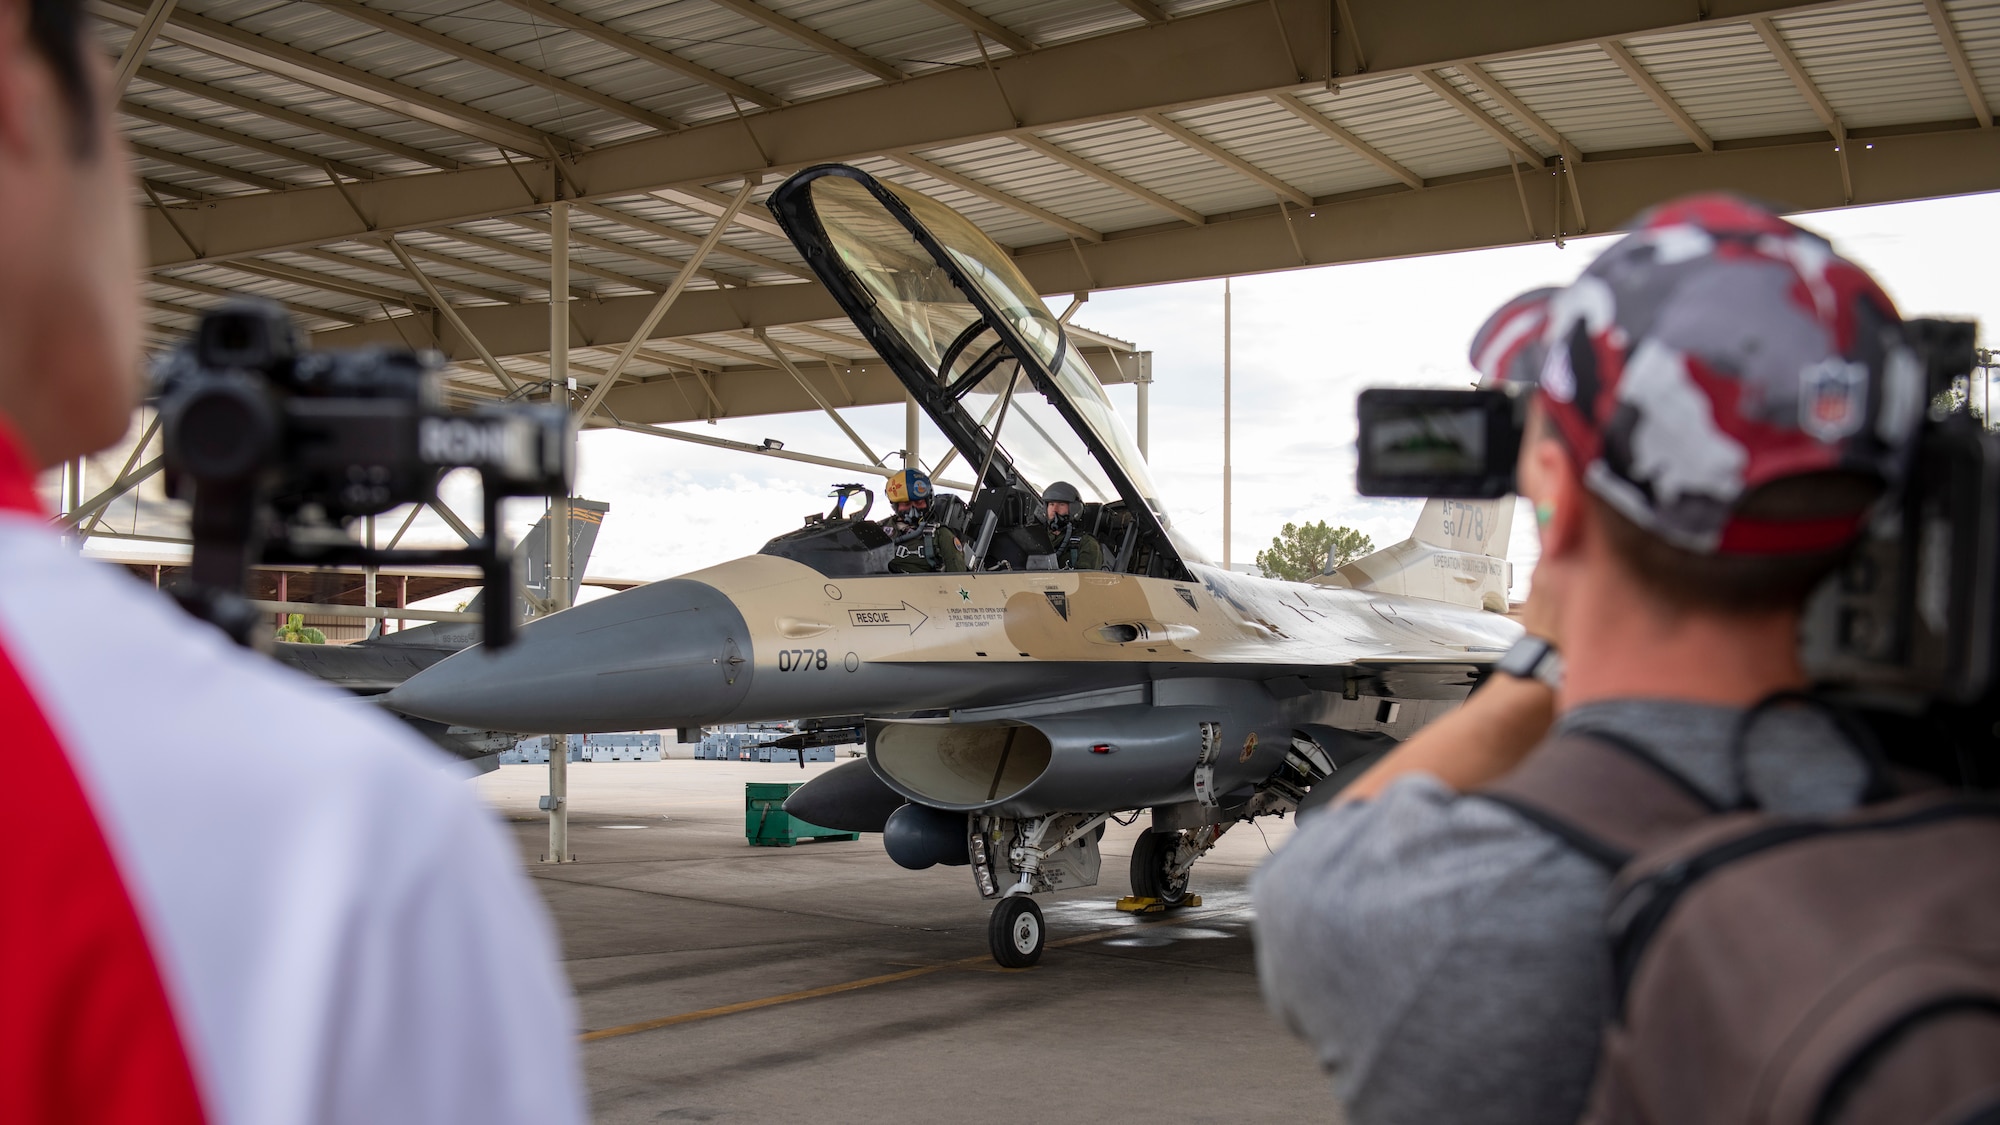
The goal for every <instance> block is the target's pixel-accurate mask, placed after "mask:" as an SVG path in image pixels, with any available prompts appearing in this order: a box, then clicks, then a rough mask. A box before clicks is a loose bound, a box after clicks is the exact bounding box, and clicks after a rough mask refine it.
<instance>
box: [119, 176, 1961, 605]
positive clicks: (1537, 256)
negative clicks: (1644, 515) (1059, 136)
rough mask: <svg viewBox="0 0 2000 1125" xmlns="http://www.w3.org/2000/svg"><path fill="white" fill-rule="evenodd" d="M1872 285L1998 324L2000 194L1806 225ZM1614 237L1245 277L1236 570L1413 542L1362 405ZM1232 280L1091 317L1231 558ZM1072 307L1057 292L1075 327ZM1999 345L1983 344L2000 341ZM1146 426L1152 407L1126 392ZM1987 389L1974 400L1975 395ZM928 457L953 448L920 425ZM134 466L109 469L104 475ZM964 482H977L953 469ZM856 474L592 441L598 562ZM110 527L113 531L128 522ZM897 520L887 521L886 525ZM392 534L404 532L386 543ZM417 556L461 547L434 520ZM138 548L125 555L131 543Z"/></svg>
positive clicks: (1150, 295)
mask: <svg viewBox="0 0 2000 1125" xmlns="http://www.w3.org/2000/svg"><path fill="white" fill-rule="evenodd" d="M1796 219H1797V221H1799V222H1800V223H1802V224H1803V225H1805V226H1807V227H1809V228H1811V229H1813V230H1816V231H1818V232H1819V233H1821V234H1823V235H1825V236H1827V237H1829V238H1831V239H1832V240H1833V242H1834V244H1835V246H1836V247H1837V248H1838V249H1840V250H1841V251H1842V252H1843V253H1844V254H1846V255H1847V256H1848V257H1850V258H1853V259H1854V260H1856V261H1858V262H1859V263H1861V264H1862V265H1863V266H1864V267H1866V268H1868V269H1869V270H1870V271H1872V272H1873V273H1874V274H1875V275H1876V277H1877V278H1878V279H1879V280H1880V281H1881V282H1882V283H1883V285H1884V286H1885V287H1886V288H1887V289H1888V291H1889V293H1890V295H1891V296H1892V297H1893V298H1894V299H1895V300H1896V302H1897V304H1898V306H1899V307H1900V308H1901V310H1902V311H1903V313H1904V315H1905V316H1918V315H1941V316H1957V317H1973V318H1977V319H1979V320H1981V321H1983V322H1985V323H1986V324H1987V325H2000V260H1996V258H1995V256H1994V255H1993V252H1992V247H1993V244H1994V240H1995V237H1996V235H2000V193H1996V194H1990V195H1983V196H1969V197H1959V198H1954V199H1945V200H1935V201H1926V202H1916V203H1902V204H1891V205H1885V206H1879V207H1866V208H1854V209H1849V210H1845V211H1833V212H1821V213H1816V214H1809V215H1804V216H1798V217H1796ZM1611 241H1612V238H1611V237H1592V238H1580V239H1571V240H1569V241H1568V243H1567V244H1566V245H1565V246H1562V247H1557V246H1555V245H1554V244H1552V243H1541V244H1537V245H1531V246H1517V247H1507V248H1501V249H1494V250H1479V251H1470V252H1465V253H1457V254H1440V255H1434V256H1429V257H1421V258H1406V259H1399V260H1394V261H1385V262H1373V263H1359V264H1353V265H1340V266H1324V267H1318V268H1312V269H1302V270H1293V271H1287V272H1282V273H1271V274H1262V275H1257V276H1252V277H1242V278H1236V279H1234V280H1233V281H1232V282H1230V290H1231V337H1232V344H1233V347H1232V360H1231V383H1232V392H1233V393H1232V415H1233V418H1232V422H1233V425H1232V431H1233V440H1232V450H1233V456H1232V462H1233V474H1232V476H1233V497H1234V503H1233V520H1232V523H1233V535H1232V542H1231V551H1230V554H1231V558H1232V561H1234V562H1235V563H1237V564H1239V565H1241V564H1248V563H1250V562H1251V561H1252V560H1253V558H1254V556H1255V554H1256V552H1257V551H1258V550H1260V549H1262V548H1266V547H1268V546H1269V545H1270V543H1271V539H1272V537H1273V536H1275V535H1276V534H1278V532H1279V529H1280V528H1281V527H1283V525H1284V524H1286V523H1288V522H1309V521H1314V520H1321V519H1324V520H1327V521H1328V522H1330V523H1333V524H1336V525H1342V524H1344V525H1348V526H1352V527H1355V528H1358V529H1360V530H1362V531H1364V532H1366V533H1367V534H1368V535H1370V536H1371V537H1372V538H1373V539H1374V542H1375V545H1376V546H1377V547H1384V546H1387V545H1389V544H1391V543H1394V542H1396V541H1398V540H1400V539H1402V538H1404V537H1406V536H1407V535H1408V534H1409V531H1410V528H1411V527H1412V526H1413V524H1414V523H1415V519H1416V512H1417V508H1418V507H1419V502H1417V501H1407V500H1384V499H1364V498H1360V497H1357V496H1356V495H1355V494H1354V439H1355V423H1354V400H1355V395H1356V394H1357V393H1358V392H1359V391H1360V390H1361V389H1363V388H1364V387H1370V386H1462V385H1465V384H1467V383H1469V382H1470V381H1471V380H1472V379H1473V378H1474V374H1473V372H1472V371H1471V369H1470V367H1469V365H1468V363H1467V360H1466V347H1467V344H1468V343H1469V341H1470V340H1471V338H1472V335H1473V333H1474V332H1475V331H1476V330H1477V329H1478V328H1479V325H1480V324H1481V323H1482V322H1483V321H1484V320H1485V318H1486V316H1487V315H1488V314H1489V313H1490V312H1491V311H1492V310H1494V309H1495V308H1497V307H1499V305H1500V304H1501V303H1503V302H1504V301H1505V300H1507V299H1508V298H1509V297H1511V296H1513V295H1514V294H1516V293H1519V292H1521V291H1523V290H1525V289H1529V288H1533V287H1535V286H1540V285H1558V284H1564V283H1566V282H1568V281H1570V280H1572V279H1573V278H1574V277H1575V276H1576V275H1577V274H1578V273H1579V272H1581V271H1582V269H1583V268H1584V267H1585V266H1586V265H1587V264H1588V263H1589V262H1590V260H1591V259H1592V258H1593V257H1595V256H1596V254H1598V253H1599V252H1601V251H1602V250H1603V249H1604V247H1606V246H1607V245H1609V244H1610V242H1611ZM1223 285H1224V283H1223V282H1221V281H1202V282H1187V283H1180V284H1172V285H1159V286H1151V287H1146V288H1139V289H1127V290H1118V291H1110V292H1099V293H1095V294H1092V295H1091V296H1090V299H1089V300H1088V302H1087V303H1085V304H1084V305H1083V307H1082V308H1081V309H1079V310H1078V311H1077V312H1076V314H1075V316H1074V318H1073V319H1074V321H1075V323H1077V324H1080V325H1084V326H1087V327H1089V328H1091V329H1094V330H1096V331H1098V332H1103V333H1106V334H1109V335H1111V336H1115V337H1118V338H1120V339H1123V340H1127V341H1131V342H1132V343H1134V344H1136V345H1138V346H1139V347H1140V348H1143V349H1147V350H1150V351H1151V352H1152V353H1153V379H1154V382H1153V389H1152V396H1151V397H1152V403H1151V410H1152V419H1151V444H1152V449H1151V456H1150V461H1151V466H1152V470H1153V475H1154V477H1155V478H1156V480H1157V481H1158V483H1159V485H1160V490H1161V501H1162V503H1163V504H1164V505H1165V506H1166V508H1167V510H1168V512H1169V514H1170V516H1171V518H1172V519H1173V521H1174V523H1175V525H1176V526H1177V527H1178V528H1180V529H1181V530H1182V531H1183V532H1184V533H1185V534H1187V535H1188V536H1190V537H1191V538H1192V539H1193V540H1194V541H1195V542H1196V543H1197V544H1199V545H1200V546H1201V547H1203V548H1204V549H1205V550H1206V551H1207V552H1208V553H1209V555H1210V557H1211V558H1212V559H1214V560H1216V561H1220V560H1221V558H1222V553H1223V552H1222V507H1223V505H1222V494H1223V488H1222V429H1223V427H1222V405H1223V402H1222V400H1223V394H1222V368H1223ZM1068 303H1069V300H1068V297H1067V296H1056V297H1051V298H1049V304H1050V306H1051V308H1052V309H1053V310H1054V311H1056V312H1057V313H1060V312H1061V311H1062V310H1063V309H1064V308H1065V307H1067V305H1068ZM1995 333H1996V329H1994V328H1987V329H1985V330H1983V331H1982V333H1981V336H1982V339H1981V343H1982V346H1992V345H1993V344H1994V342H1995V341H1996V335H1995ZM1109 394H1110V397H1111V401H1112V403H1113V405H1114V406H1115V407H1116V409H1117V410H1118V412H1119V414H1120V415H1121V417H1123V418H1124V419H1125V420H1126V421H1127V424H1128V426H1130V423H1131V419H1132V416H1133V410H1134V404H1135V392H1134V389H1133V388H1132V387H1130V386H1114V387H1111V388H1109ZM1979 397H1980V395H1979V392H1978V391H1975V392H1974V399H1975V401H1977V400H1978V399H1979ZM843 415H844V416H845V417H846V418H847V419H848V421H849V422H850V424H851V425H852V426H853V427H854V428H855V430H856V431H858V432H859V433H860V435H861V437H862V439H863V440H864V441H865V442H866V443H867V444H868V445H869V446H870V447H871V449H872V450H873V451H874V452H875V453H877V454H881V455H883V456H884V457H885V459H887V460H889V462H890V463H891V464H896V463H897V462H896V461H894V459H892V458H888V456H887V455H888V454H890V453H891V452H893V451H896V450H900V449H901V448H902V446H903V444H904V430H903V409H902V407H900V406H886V407H866V408H860V409H854V410H847V411H843ZM683 428H687V429H693V430H697V431H700V432H703V433H707V434H711V435H714V436H718V437H726V438H733V439H736V440H740V441H748V442H751V443H753V444H754V443H757V442H761V441H763V440H764V439H766V438H776V439H778V440H780V441H782V442H784V443H785V446H786V447H787V448H788V449H792V450H804V451H810V452H814V453H818V454H822V455H825V456H832V457H839V458H842V459H847V460H857V461H858V460H862V459H863V458H862V457H861V454H860V451H859V450H858V449H856V448H855V446H854V445H853V444H852V443H851V442H850V441H849V440H848V438H847V437H846V436H845V435H843V434H842V433H841V432H840V431H839V430H837V429H836V428H835V427H834V426H833V424H832V423H831V422H830V421H829V420H828V419H827V418H826V417H825V416H824V415H821V414H818V413H812V414H790V415H778V416H772V417H765V418H751V419H740V420H732V419H724V420H722V421H721V422H719V423H718V424H715V425H712V426H710V425H703V424H700V423H692V424H689V425H688V426H685V427H683ZM919 445H920V448H919V455H920V457H921V459H922V461H923V462H924V463H925V464H926V465H930V464H934V463H935V462H936V460H937V459H938V457H939V456H940V455H941V454H942V453H943V452H944V451H945V450H946V449H947V448H948V446H947V445H946V444H945V443H944V441H943V439H942V437H941V436H940V435H939V434H938V432H937V431H936V429H934V428H933V427H931V426H930V425H929V424H928V422H926V424H925V425H924V426H923V434H922V437H921V439H920V443H919ZM122 459H123V458H122V454H119V453H115V452H114V453H112V454H109V455H107V456H106V457H102V458H99V459H98V460H99V462H100V465H101V466H102V467H100V468H97V469H95V470H94V473H95V479H96V480H98V481H102V480H105V479H108V478H109V476H110V475H111V474H115V473H116V471H117V468H118V462H120V461H122ZM947 475H951V476H960V477H963V476H964V475H965V474H964V473H963V472H962V471H961V472H960V473H952V474H947ZM853 479H858V478H857V475H856V474H851V473H847V472H843V471H841V470H839V469H831V468H824V467H821V466H816V465H807V464H800V463H796V462H788V461H780V460H775V459H771V458H766V457H761V456H756V455H752V454H746V453H739V452H732V451H725V450H717V449H712V448H707V447H703V446H699V445H694V444H690V443H682V442H676V441H671V440H663V439H660V438H657V437H652V436H648V435H644V434H634V433H627V432H622V431H593V432H590V433H586V434H584V435H582V437H581V438H580V439H579V449H578V479H577V495H579V496H587V497H590V498H592V499H597V500H603V501H606V502H608V503H609V504H610V505H611V510H610V512H609V513H608V514H607V516H606V518H605V521H604V524H603V527H602V530H601V532H600V536H599V539H598V543H597V548H596V552H595V554H594V556H593V558H592V559H591V560H590V564H589V573H590V574H592V575H599V576H606V577H618V578H633V579H656V578H666V577H671V576H673V575H676V574H683V573H687V572H689V571H693V570H697V569H700V568H702V567H705V566H710V565H714V564H716V563H720V562H725V561H727V560H729V559H733V558H738V557H741V556H743V555H747V554H752V553H754V552H755V551H756V550H757V549H758V548H759V547H760V546H762V545H763V543H764V542H765V541H766V540H768V539H770V538H771V537H773V536H775V535H778V534H781V533H783V532H786V531H788V530H791V529H793V528H796V527H798V526H799V525H800V524H801V522H802V521H803V519H804V517H805V516H807V515H808V514H811V513H814V512H819V511H824V510H825V509H826V508H827V507H828V505H829V501H828V499H827V493H828V491H829V489H830V487H831V486H832V485H833V484H836V483H839V482H842V481H848V480H853ZM445 496H446V499H447V501H448V502H449V503H451V504H452V505H453V506H454V507H455V508H456V509H457V510H458V511H459V512H461V513H462V514H464V515H466V516H468V517H474V516H476V513H477V511H478V504H477V485H476V481H474V480H469V479H468V480H456V479H454V480H448V481H447V482H446V489H445ZM124 511H125V513H126V515H125V516H121V515H120V513H119V511H118V510H114V511H113V513H112V522H113V523H114V524H117V523H118V522H119V521H120V519H124V518H129V512H130V509H129V508H126V509H124ZM881 512H882V507H881V505H878V507H877V514H878V515H879V514H881ZM539 514H540V507H539V505H537V504H536V503H535V502H532V501H511V502H510V507H509V509H508V516H507V521H508V524H509V526H510V529H511V530H513V531H514V532H515V533H517V534H518V533H520V532H522V531H525V530H526V528H527V526H528V525H529V524H530V523H532V522H533V520H534V519H535V518H536V517H537V516H538V515H539ZM382 534H383V536H384V537H385V538H386V536H387V535H388V534H389V532H388V531H387V530H385V531H383V532H382ZM410 534H411V538H410V539H409V540H407V542H409V543H411V544H412V545H414V544H416V543H420V542H426V543H427V542H437V543H444V542H449V541H450V540H449V539H448V538H446V537H448V536H449V532H447V531H445V530H444V528H443V526H442V524H441V523H440V522H439V521H436V520H435V519H432V518H429V517H426V518H425V519H421V520H419V521H418V523H417V524H416V525H415V526H414V527H413V528H412V530H411V533H410ZM121 546H127V547H128V549H129V545H121ZM1534 556H1535V544H1534V533H1533V529H1532V526H1531V524H1530V521H1529V520H1527V519H1526V518H1517V519H1516V520H1515V522H1514V540H1513V543H1512V546H1511V549H1510V557H1512V558H1513V559H1514V560H1515V562H1516V588H1515V594H1516V596H1517V597H1518V596H1520V595H1521V594H1522V593H1523V590H1524V582H1525V579H1526V578H1527V576H1528V574H1529V573H1530V571H1531V569H1532V564H1533V559H1534Z"/></svg>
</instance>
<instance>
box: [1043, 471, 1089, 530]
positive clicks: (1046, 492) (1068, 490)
mask: <svg viewBox="0 0 2000 1125" xmlns="http://www.w3.org/2000/svg"><path fill="white" fill-rule="evenodd" d="M1051 501H1060V502H1062V503H1064V504H1068V505H1069V511H1068V512H1066V513H1064V514H1063V515H1060V516H1054V515H1052V516H1050V517H1049V522H1050V523H1051V524H1058V525H1060V524H1063V523H1067V522H1068V521H1070V520H1072V519H1074V518H1076V508H1077V505H1079V504H1081V503H1083V496H1082V494H1081V493H1079V492H1077V490H1076V486H1075V485H1073V484H1071V483H1070V482H1068V481H1066V480H1059V481H1057V482H1055V483H1054V484H1052V485H1050V486H1048V487H1047V488H1044V489H1042V503H1043V504H1044V505H1047V504H1048V503H1049V502H1051Z"/></svg>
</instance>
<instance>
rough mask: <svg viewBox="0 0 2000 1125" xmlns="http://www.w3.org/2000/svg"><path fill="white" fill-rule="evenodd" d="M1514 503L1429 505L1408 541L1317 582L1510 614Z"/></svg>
mask: <svg viewBox="0 0 2000 1125" xmlns="http://www.w3.org/2000/svg"><path fill="white" fill-rule="evenodd" d="M1513 528H1514V498H1513V497H1512V496H1502V497H1500V498H1499V499H1497V500H1435V499H1434V500H1428V501H1426V502H1425V503H1424V510H1423V513H1422V514H1421V515H1419V516H1418V517H1417V527H1416V530H1415V531H1413V532H1411V533H1410V537H1409V538H1408V539H1405V540H1403V541H1402V542H1401V543H1398V544H1396V545H1395V546H1393V547H1385V548H1383V549H1382V550H1380V551H1377V552H1375V553H1374V554H1372V555H1369V556H1368V557H1366V558H1361V559H1356V560H1354V561H1353V562H1351V563H1348V564H1347V565H1345V566H1343V567H1340V568H1339V569H1337V570H1334V571H1332V572H1330V573H1327V574H1323V575H1321V576H1320V578H1319V579H1318V581H1319V583H1320V584H1321V585H1326V586H1351V587H1354V588H1356V589H1363V590H1373V591H1376V592H1377V593H1383V594H1402V595H1404V596H1405V597H1412V598H1428V599H1430V600H1432V601H1440V602H1449V603H1451V604H1453V605H1463V606H1473V607H1476V608H1479V609H1489V610H1492V611H1493V612H1495V613H1505V612H1507V589H1508V587H1509V586H1510V585H1511V584H1512V582H1511V579H1512V564H1510V563H1508V562H1507V540H1508V538H1509V536H1510V535H1511V534H1512V533H1513Z"/></svg>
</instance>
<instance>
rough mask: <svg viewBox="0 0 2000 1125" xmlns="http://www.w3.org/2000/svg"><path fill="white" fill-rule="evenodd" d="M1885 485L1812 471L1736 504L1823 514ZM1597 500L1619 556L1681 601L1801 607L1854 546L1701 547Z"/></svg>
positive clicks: (1758, 511)
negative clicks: (1719, 551)
mask: <svg viewBox="0 0 2000 1125" xmlns="http://www.w3.org/2000/svg"><path fill="white" fill-rule="evenodd" d="M1881 493H1882V486H1881V484H1880V483H1879V482H1877V481H1876V480H1875V479H1874V478H1872V477H1868V476H1864V475H1861V474H1859V473H1841V472H1828V473H1813V474H1809V475H1806V476H1799V477H1791V478H1788V479H1785V480H1780V481H1773V482H1772V483H1770V484H1767V485H1765V486H1764V487H1762V488H1759V489H1757V490H1756V491H1754V492H1752V493H1751V494H1750V495H1748V496H1746V497H1744V498H1743V500H1742V501H1741V502H1740V503H1738V505H1737V507H1736V511H1737V512H1738V513H1739V514H1741V515H1744V516H1749V517H1751V518H1754V519H1780V520H1783V519H1794V520H1806V519H1819V518H1827V517H1833V516H1843V515H1851V514H1853V513H1856V512H1860V511H1862V510H1863V509H1865V508H1867V507H1868V505H1870V504H1872V503H1874V502H1875V500H1876V499H1877V498H1878V497H1879V496H1880V495H1881ZM1590 506H1591V511H1592V514H1593V515H1594V516H1595V517H1596V519H1597V521H1598V524H1599V526H1601V527H1603V528H1604V532H1605V539H1606V540H1607V541H1608V542H1609V543H1610V545H1611V551H1612V553H1613V554H1614V555H1616V556H1617V558H1618V561H1619V562H1621V563H1623V564H1624V565H1625V566H1626V567H1627V568H1628V569H1630V570H1631V572H1632V574H1633V575H1634V576H1635V577H1637V578H1638V579H1639V581H1640V582H1641V583H1642V584H1643V585H1644V586H1645V587H1646V588H1647V589H1648V590H1650V591H1651V592H1653V593H1654V594H1656V595H1658V597H1659V598H1660V600H1661V601H1663V602H1666V603H1667V604H1669V605H1671V606H1674V607H1675V608H1677V609H1700V610H1709V611H1713V612H1721V613H1728V614H1765V613H1772V612H1781V611H1787V610H1796V609H1798V608H1799V607H1800V606H1802V605H1804V604H1805V600H1806V597H1807V595H1809V594H1811V593H1812V591H1813V587H1815V586H1817V585H1819V583H1820V581H1821V580H1822V579H1824V578H1825V577H1826V576H1827V575H1829V574H1831V573H1833V571H1834V568H1836V567H1838V566H1839V565H1840V564H1841V562H1842V561H1843V560H1845V559H1846V557H1847V553H1848V547H1845V546H1842V547H1836V548H1833V549H1831V550H1824V551H1805V552H1800V553H1797V554H1773V555H1700V554H1696V553H1694V552H1693V551H1688V550H1683V549H1682V548H1679V547H1676V546H1674V545H1672V544H1671V543H1668V542H1667V541H1666V540H1664V539H1661V538H1660V537H1658V536H1657V535H1654V534H1653V533H1652V532H1650V531H1647V530H1646V529H1644V528H1642V527H1640V526H1639V525H1638V524H1635V523H1633V522H1632V521H1631V520H1629V519H1627V518H1626V517H1625V516H1624V515H1623V514H1622V513H1620V512H1619V511H1618V510H1617V509H1616V508H1613V507H1612V506H1611V505H1610V504H1608V503H1606V502H1605V501H1604V500H1602V499H1599V498H1598V497H1597V496H1596V495H1595V494H1592V495H1591V497H1590Z"/></svg>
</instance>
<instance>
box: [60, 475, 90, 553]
mask: <svg viewBox="0 0 2000 1125" xmlns="http://www.w3.org/2000/svg"><path fill="white" fill-rule="evenodd" d="M83 466H84V460H83V458H81V457H78V458H77V459H76V460H74V461H70V462H67V463H65V464H64V465H63V499H62V507H63V514H64V515H66V516H74V515H75V513H76V510H77V509H78V508H81V507H83ZM64 538H65V539H68V537H67V536H65V537H64ZM86 538H87V536H84V535H78V536H76V537H75V538H74V539H73V540H69V542H70V543H72V544H73V545H74V546H75V547H76V549H77V550H79V551H81V550H83V544H84V540H85V539H86Z"/></svg>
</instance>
